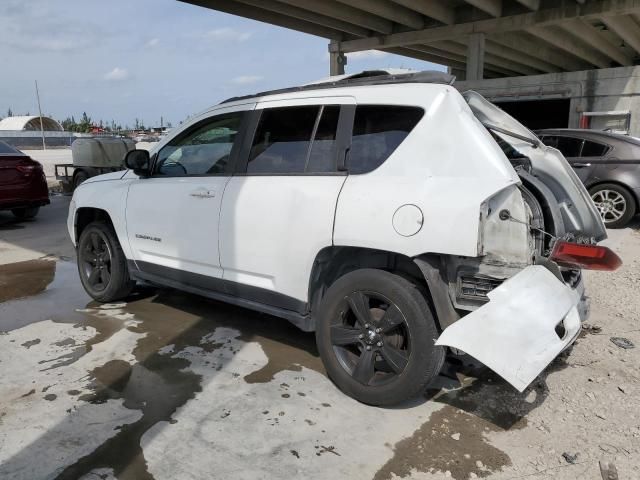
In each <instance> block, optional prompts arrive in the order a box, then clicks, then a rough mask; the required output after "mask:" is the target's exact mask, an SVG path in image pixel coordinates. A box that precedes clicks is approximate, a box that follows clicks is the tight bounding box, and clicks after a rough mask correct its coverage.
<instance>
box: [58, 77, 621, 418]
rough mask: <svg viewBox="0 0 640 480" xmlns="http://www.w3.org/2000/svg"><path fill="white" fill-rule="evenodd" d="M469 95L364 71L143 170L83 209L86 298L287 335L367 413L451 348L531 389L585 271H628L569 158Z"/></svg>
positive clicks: (76, 228) (574, 331)
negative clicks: (156, 299) (200, 301)
mask: <svg viewBox="0 0 640 480" xmlns="http://www.w3.org/2000/svg"><path fill="white" fill-rule="evenodd" d="M452 82H453V78H452V77H450V76H448V75H445V74H441V73H434V72H421V73H413V74H405V75H385V74H384V72H365V73H363V74H359V75H354V76H351V77H343V78H341V79H339V80H336V81H331V82H327V83H321V84H314V85H308V86H303V87H296V88H291V89H286V90H280V91H275V92H268V93H263V94H258V95H253V96H247V97H242V98H234V99H231V100H228V101H225V102H223V103H221V104H219V105H217V106H215V107H213V108H211V109H208V110H206V111H205V112H203V113H201V114H199V115H197V116H196V117H194V118H192V119H190V120H189V121H188V122H185V124H184V125H182V126H181V127H180V128H176V129H174V130H173V131H172V132H171V134H170V135H169V136H168V137H167V138H165V139H164V140H162V141H161V142H160V143H159V144H158V145H157V146H156V147H155V148H154V149H153V150H152V151H151V152H147V151H144V150H134V151H132V152H129V153H128V154H127V157H126V165H127V166H128V168H129V170H126V171H120V172H115V173H110V174H106V175H101V176H97V177H94V178H91V179H89V180H87V181H86V182H85V183H83V184H82V185H81V186H80V187H79V188H78V189H77V190H76V191H75V193H74V196H73V201H72V202H71V207H70V210H69V218H68V228H69V233H70V235H71V238H72V240H73V242H74V243H75V244H76V246H77V255H78V270H79V273H80V278H81V280H82V284H83V285H84V287H85V289H86V290H87V292H88V293H89V294H90V295H91V296H92V297H93V298H94V299H96V300H98V301H100V302H111V301H114V300H120V299H125V298H127V295H128V294H129V293H130V292H131V290H132V288H133V287H134V285H135V282H136V281H143V282H147V283H151V284H156V285H163V286H169V287H174V288H178V289H181V290H185V291H188V292H192V293H195V294H199V295H203V296H206V297H209V298H212V299H216V300H221V301H224V302H229V303H233V304H236V305H240V306H242V307H247V308H251V309H254V310H259V311H261V312H266V313H269V314H272V315H275V316H279V317H283V318H286V319H287V320H289V321H291V322H293V323H294V324H296V325H297V326H299V327H300V328H302V329H303V330H306V331H315V335H316V339H317V345H318V350H319V352H320V355H321V357H322V360H323V362H324V364H325V367H326V369H327V372H328V374H329V376H330V377H331V379H332V380H333V381H334V382H335V384H336V385H337V386H338V387H339V388H340V389H342V390H343V391H344V392H345V393H347V394H348V395H350V396H352V397H354V398H356V399H357V400H359V401H362V402H365V403H368V404H373V405H391V404H394V403H397V402H400V401H403V400H405V399H407V398H410V397H413V396H415V395H417V394H419V393H420V392H422V391H423V390H424V389H425V386H426V385H427V384H428V383H429V381H430V380H431V379H432V378H433V377H434V376H435V375H437V374H438V372H439V370H440V368H441V366H442V362H443V359H444V356H445V346H448V347H452V348H454V349H455V351H458V350H461V351H464V352H466V353H468V354H470V355H471V356H473V357H475V358H477V359H478V360H480V361H481V362H483V363H484V364H486V365H487V366H488V367H490V368H492V369H493V370H495V371H496V372H497V373H498V374H500V375H501V376H502V377H504V378H505V379H506V380H507V381H508V382H510V383H511V384H512V385H513V386H514V387H516V388H517V389H519V390H520V391H522V390H524V389H525V388H526V386H527V385H528V384H529V383H530V382H531V381H532V380H533V379H534V378H535V377H536V376H537V375H538V374H539V373H540V372H541V371H542V370H543V369H544V368H545V367H546V366H547V365H548V364H549V363H550V362H551V361H552V360H553V358H554V357H555V356H557V355H558V354H559V353H560V352H561V351H562V350H563V349H565V348H566V347H568V346H569V345H570V344H571V343H572V342H573V341H574V340H575V338H576V336H577V335H578V332H579V330H580V321H581V319H584V318H585V317H586V315H587V308H586V302H585V297H584V294H583V284H582V280H581V268H594V269H614V268H616V267H617V266H618V265H619V263H620V260H619V259H618V258H617V257H616V256H615V254H614V253H613V252H611V251H610V250H608V249H607V248H605V247H601V246H598V245H597V242H598V241H600V240H603V239H604V238H606V231H605V229H604V226H603V224H602V221H601V219H600V216H599V215H598V212H597V211H596V210H595V208H594V206H593V204H592V203H591V200H590V199H589V195H588V193H587V192H586V191H585V189H584V187H583V186H582V184H581V183H580V181H579V179H578V178H577V177H576V176H575V174H574V173H573V171H572V170H571V168H570V167H569V165H568V164H567V162H566V160H565V159H564V158H563V157H562V155H561V154H560V153H559V152H558V151H557V150H554V149H551V148H547V147H545V146H544V145H543V144H542V143H541V142H540V141H539V140H538V138H537V137H536V136H535V135H534V134H533V133H531V132H530V131H529V130H528V129H526V128H525V127H523V126H522V125H521V124H519V123H518V122H517V121H515V120H514V119H513V118H511V117H509V116H508V115H507V114H505V113H504V112H502V111H501V110H500V109H498V108H497V107H495V106H493V105H492V104H490V103H489V102H487V101H486V100H485V99H484V98H483V97H481V96H480V95H478V94H477V93H474V92H467V93H466V94H464V95H461V94H460V93H459V92H458V91H457V90H456V89H455V88H454V87H453V86H452V85H451V84H452ZM214 308H215V307H214Z"/></svg>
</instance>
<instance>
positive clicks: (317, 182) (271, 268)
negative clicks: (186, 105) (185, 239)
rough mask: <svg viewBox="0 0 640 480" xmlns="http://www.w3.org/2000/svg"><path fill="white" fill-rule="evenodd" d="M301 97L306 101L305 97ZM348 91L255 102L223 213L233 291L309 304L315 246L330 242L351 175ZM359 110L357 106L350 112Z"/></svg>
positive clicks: (224, 254)
mask: <svg viewBox="0 0 640 480" xmlns="http://www.w3.org/2000/svg"><path fill="white" fill-rule="evenodd" d="M301 103H302V104H301ZM354 103H355V102H354V100H353V99H352V98H350V97H338V98H322V99H313V98H311V99H304V100H297V101H296V102H295V103H294V102H291V101H272V102H262V103H259V104H257V105H256V110H255V111H254V113H253V117H254V118H253V121H252V126H251V127H249V128H248V132H251V134H249V133H248V134H247V140H246V143H245V145H244V146H243V153H242V160H241V161H240V162H239V168H238V172H237V174H236V175H234V176H233V177H232V178H231V180H230V181H229V184H228V185H227V188H226V189H225V194H224V198H223V201H222V213H221V217H220V260H221V265H222V268H223V270H224V279H225V280H228V282H225V283H227V288H228V289H229V293H231V294H233V295H238V296H241V297H243V298H246V299H249V300H254V301H259V302H261V303H266V304H269V305H273V306H276V307H280V308H285V309H288V310H297V311H304V309H305V308H306V303H307V296H308V286H309V277H310V274H311V269H312V266H313V262H314V260H315V257H316V255H317V253H318V252H319V251H320V250H321V249H322V248H324V247H328V246H331V245H332V235H333V222H334V214H335V208H336V202H337V199H338V195H339V193H340V189H341V188H342V185H343V184H344V181H345V178H346V176H345V172H341V171H339V170H338V166H337V165H338V159H339V158H340V156H341V155H342V158H344V152H345V149H344V148H343V147H341V145H342V143H343V141H342V139H341V137H340V135H341V134H342V133H341V131H342V130H343V129H341V128H340V129H339V128H338V125H339V124H340V123H341V122H344V121H345V120H344V119H345V118H347V115H348V112H347V111H346V109H345V108H343V107H345V106H347V105H352V104H354ZM352 113H353V112H351V114H352Z"/></svg>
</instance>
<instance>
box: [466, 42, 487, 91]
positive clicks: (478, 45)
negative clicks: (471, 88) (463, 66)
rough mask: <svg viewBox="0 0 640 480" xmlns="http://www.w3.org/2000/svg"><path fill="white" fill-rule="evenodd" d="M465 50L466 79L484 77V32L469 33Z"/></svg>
mask: <svg viewBox="0 0 640 480" xmlns="http://www.w3.org/2000/svg"><path fill="white" fill-rule="evenodd" d="M468 42H469V43H468V50H467V77H466V78H467V80H482V79H483V78H484V44H485V36H484V33H474V34H472V35H469V39H468Z"/></svg>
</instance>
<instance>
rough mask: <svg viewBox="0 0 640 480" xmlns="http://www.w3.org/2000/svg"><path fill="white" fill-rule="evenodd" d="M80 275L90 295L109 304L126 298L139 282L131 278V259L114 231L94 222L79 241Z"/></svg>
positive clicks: (107, 226) (102, 223) (109, 227)
mask: <svg viewBox="0 0 640 480" xmlns="http://www.w3.org/2000/svg"><path fill="white" fill-rule="evenodd" d="M77 255H78V273H79V274H80V281H81V282H82V286H83V287H84V289H85V290H86V292H87V293H88V294H89V295H90V296H91V297H92V298H94V299H95V300H97V301H99V302H102V303H107V302H112V301H115V300H122V299H124V298H126V297H127V296H128V295H129V294H130V293H131V290H132V289H133V287H134V285H135V282H133V281H132V280H131V278H130V277H129V269H128V268H127V259H126V257H125V256H124V252H123V251H122V247H121V246H120V242H119V241H118V237H117V236H116V234H115V232H114V231H113V228H112V227H111V226H110V225H108V224H106V223H104V222H93V223H90V224H89V225H88V226H87V227H86V228H85V229H84V230H83V231H82V233H81V234H80V239H79V240H78V253H77Z"/></svg>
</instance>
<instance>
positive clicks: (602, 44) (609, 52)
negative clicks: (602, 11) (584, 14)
mask: <svg viewBox="0 0 640 480" xmlns="http://www.w3.org/2000/svg"><path fill="white" fill-rule="evenodd" d="M562 28H563V29H565V30H566V31H567V32H568V33H571V34H572V35H574V36H576V37H578V38H580V39H582V40H583V41H584V42H585V43H587V44H589V45H591V46H592V47H593V48H595V49H596V50H598V51H599V52H600V53H602V54H604V55H606V56H607V57H609V58H610V59H611V60H614V61H615V62H618V63H619V64H620V65H622V66H625V67H626V66H630V65H633V60H632V59H631V57H629V56H627V54H625V53H624V52H623V51H622V50H621V49H620V48H619V47H618V46H617V45H615V44H613V43H612V42H611V41H610V40H609V39H608V38H607V37H605V36H604V35H602V32H601V31H600V30H598V29H597V28H595V27H594V26H593V25H591V24H589V23H587V22H585V21H584V20H581V19H575V20H570V21H568V22H565V23H563V24H562Z"/></svg>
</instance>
